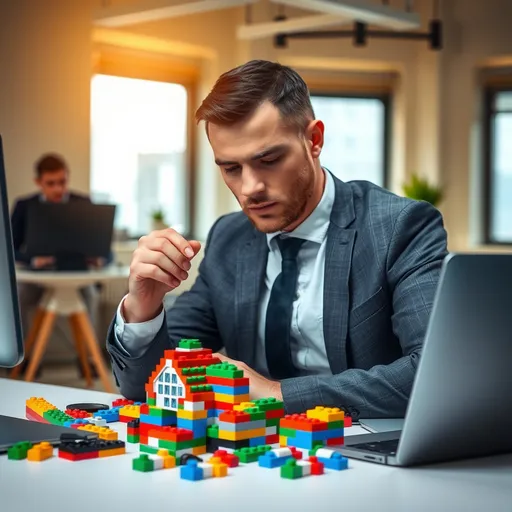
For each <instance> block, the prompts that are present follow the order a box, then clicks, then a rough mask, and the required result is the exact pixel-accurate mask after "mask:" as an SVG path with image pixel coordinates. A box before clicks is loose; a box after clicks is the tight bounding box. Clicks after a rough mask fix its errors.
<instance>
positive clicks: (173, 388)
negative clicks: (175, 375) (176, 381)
mask: <svg viewBox="0 0 512 512" xmlns="http://www.w3.org/2000/svg"><path fill="white" fill-rule="evenodd" d="M176 393H177V391H176V386H173V387H172V396H176Z"/></svg>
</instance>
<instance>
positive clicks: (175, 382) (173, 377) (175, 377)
mask: <svg viewBox="0 0 512 512" xmlns="http://www.w3.org/2000/svg"><path fill="white" fill-rule="evenodd" d="M172 383H173V384H177V383H178V377H177V376H176V374H175V373H173V374H172Z"/></svg>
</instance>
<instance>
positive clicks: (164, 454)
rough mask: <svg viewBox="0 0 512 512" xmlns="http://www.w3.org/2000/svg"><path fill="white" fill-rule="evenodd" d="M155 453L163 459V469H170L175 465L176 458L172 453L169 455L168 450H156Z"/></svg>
mask: <svg viewBox="0 0 512 512" xmlns="http://www.w3.org/2000/svg"><path fill="white" fill-rule="evenodd" d="M157 455H158V457H161V458H162V459H163V461H164V469H172V468H175V467H176V458H175V457H173V456H172V455H169V451H168V450H164V449H162V450H158V452H157Z"/></svg>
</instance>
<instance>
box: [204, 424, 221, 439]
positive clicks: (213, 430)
mask: <svg viewBox="0 0 512 512" xmlns="http://www.w3.org/2000/svg"><path fill="white" fill-rule="evenodd" d="M206 437H212V438H214V439H218V438H219V425H210V426H209V427H208V428H207V429H206Z"/></svg>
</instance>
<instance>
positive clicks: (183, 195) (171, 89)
mask: <svg viewBox="0 0 512 512" xmlns="http://www.w3.org/2000/svg"><path fill="white" fill-rule="evenodd" d="M187 130H188V93H187V89H186V88H185V87H184V86H182V85H180V84H173V83H166V82H156V81H149V80H138V79H134V78H124V77H118V76H109V75H102V74H98V75H94V77H93V79H92V83H91V196H92V198H93V200H94V201H96V202H109V203H114V204H116V205H117V210H116V220H115V227H116V229H118V230H120V231H125V232H126V234H127V235H128V236H130V237H133V238H137V237H139V236H140V235H142V234H145V233H148V232H149V231H151V230H152V214H153V213H154V212H155V211H156V210H161V211H162V212H163V214H164V221H165V223H166V224H167V225H171V226H172V227H174V228H175V229H176V230H177V231H179V232H180V233H183V234H186V233H187V232H189V230H190V215H189V213H190V210H191V206H190V200H189V199H190V196H189V194H190V187H189V180H190V173H189V172H188V162H187V158H188V156H187V155H188V151H187V150H188V144H187V143H188V137H187Z"/></svg>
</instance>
